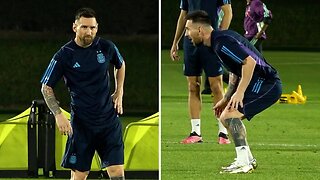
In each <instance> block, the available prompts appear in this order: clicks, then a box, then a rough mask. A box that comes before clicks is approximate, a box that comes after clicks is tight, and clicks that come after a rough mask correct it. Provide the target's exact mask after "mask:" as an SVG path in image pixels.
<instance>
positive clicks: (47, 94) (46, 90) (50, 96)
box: [41, 84, 61, 115]
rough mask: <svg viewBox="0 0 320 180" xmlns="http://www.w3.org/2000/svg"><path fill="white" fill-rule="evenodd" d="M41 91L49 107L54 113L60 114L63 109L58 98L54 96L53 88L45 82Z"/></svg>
mask: <svg viewBox="0 0 320 180" xmlns="http://www.w3.org/2000/svg"><path fill="white" fill-rule="evenodd" d="M41 92H42V94H43V97H44V100H45V101H46V103H47V105H48V107H49V109H50V110H51V112H52V113H53V114H54V115H57V114H60V113H61V110H60V107H59V105H58V102H57V99H56V97H55V96H54V92H53V89H52V88H51V87H49V86H47V85H45V84H43V85H42V89H41Z"/></svg>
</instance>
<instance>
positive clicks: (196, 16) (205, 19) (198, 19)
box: [186, 10, 211, 25]
mask: <svg viewBox="0 0 320 180" xmlns="http://www.w3.org/2000/svg"><path fill="white" fill-rule="evenodd" d="M186 20H191V21H192V22H193V23H201V24H207V25H211V20H210V17H209V15H208V13H206V12H205V11H201V10H197V11H192V12H190V13H188V14H187V16H186Z"/></svg>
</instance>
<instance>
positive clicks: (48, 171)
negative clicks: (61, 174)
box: [44, 108, 56, 177]
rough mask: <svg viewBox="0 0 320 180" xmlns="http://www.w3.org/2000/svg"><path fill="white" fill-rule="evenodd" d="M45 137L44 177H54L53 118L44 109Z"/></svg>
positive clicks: (50, 113)
mask: <svg viewBox="0 0 320 180" xmlns="http://www.w3.org/2000/svg"><path fill="white" fill-rule="evenodd" d="M45 119H46V136H45V166H44V175H45V176H46V177H54V176H55V171H56V160H55V118H54V115H53V114H52V112H51V111H50V110H49V108H46V118H45Z"/></svg>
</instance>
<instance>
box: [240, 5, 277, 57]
mask: <svg viewBox="0 0 320 180" xmlns="http://www.w3.org/2000/svg"><path fill="white" fill-rule="evenodd" d="M271 21H272V13H271V11H270V10H269V9H268V8H267V6H266V5H265V4H264V3H263V2H262V1H261V0H247V7H246V11H245V15H244V22H243V27H244V30H245V34H244V37H246V38H247V39H248V40H249V41H250V43H252V44H253V45H254V46H255V47H256V48H257V49H258V51H259V52H262V42H263V41H264V40H265V39H266V38H267V36H266V29H267V28H268V26H269V24H270V23H271Z"/></svg>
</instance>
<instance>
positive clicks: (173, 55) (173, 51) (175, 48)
mask: <svg viewBox="0 0 320 180" xmlns="http://www.w3.org/2000/svg"><path fill="white" fill-rule="evenodd" d="M170 57H171V60H172V61H178V60H180V57H179V46H178V45H177V44H173V45H172V47H171V51H170Z"/></svg>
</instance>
